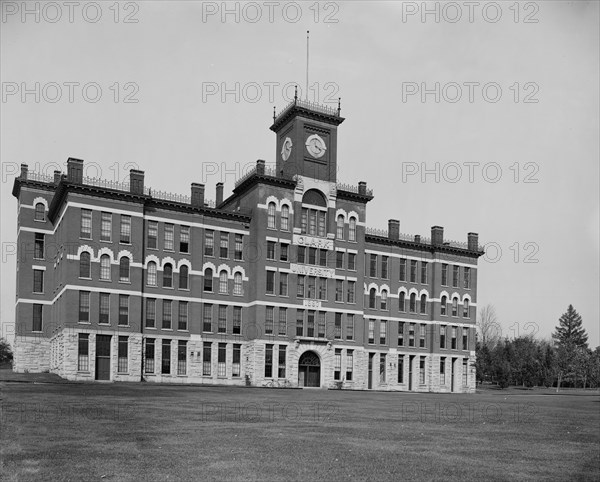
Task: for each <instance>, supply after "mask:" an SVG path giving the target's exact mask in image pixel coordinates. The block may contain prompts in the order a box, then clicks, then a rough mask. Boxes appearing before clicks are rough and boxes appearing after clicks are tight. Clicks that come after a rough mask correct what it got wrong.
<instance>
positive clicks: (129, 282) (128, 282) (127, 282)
mask: <svg viewBox="0 0 600 482" xmlns="http://www.w3.org/2000/svg"><path fill="white" fill-rule="evenodd" d="M119 283H121V284H124V285H130V284H131V281H129V280H122V279H120V280H119Z"/></svg>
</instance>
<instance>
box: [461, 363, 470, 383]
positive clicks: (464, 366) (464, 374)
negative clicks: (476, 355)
mask: <svg viewBox="0 0 600 482" xmlns="http://www.w3.org/2000/svg"><path fill="white" fill-rule="evenodd" d="M462 384H463V387H466V386H467V385H468V384H469V361H468V360H467V359H466V358H463V362H462Z"/></svg>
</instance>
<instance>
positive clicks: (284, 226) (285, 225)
mask: <svg viewBox="0 0 600 482" xmlns="http://www.w3.org/2000/svg"><path fill="white" fill-rule="evenodd" d="M281 230H282V231H289V230H290V207H289V206H288V205H287V204H284V205H282V206H281Z"/></svg>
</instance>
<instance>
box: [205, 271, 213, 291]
mask: <svg viewBox="0 0 600 482" xmlns="http://www.w3.org/2000/svg"><path fill="white" fill-rule="evenodd" d="M212 290H213V270H212V268H206V269H205V270H204V291H208V292H211V291H212Z"/></svg>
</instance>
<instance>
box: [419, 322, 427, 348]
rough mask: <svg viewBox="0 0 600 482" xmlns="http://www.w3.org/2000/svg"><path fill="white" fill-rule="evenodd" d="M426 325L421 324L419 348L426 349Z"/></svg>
mask: <svg viewBox="0 0 600 482" xmlns="http://www.w3.org/2000/svg"><path fill="white" fill-rule="evenodd" d="M426 328H427V327H426V325H424V324H420V325H419V348H425V332H426Z"/></svg>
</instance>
